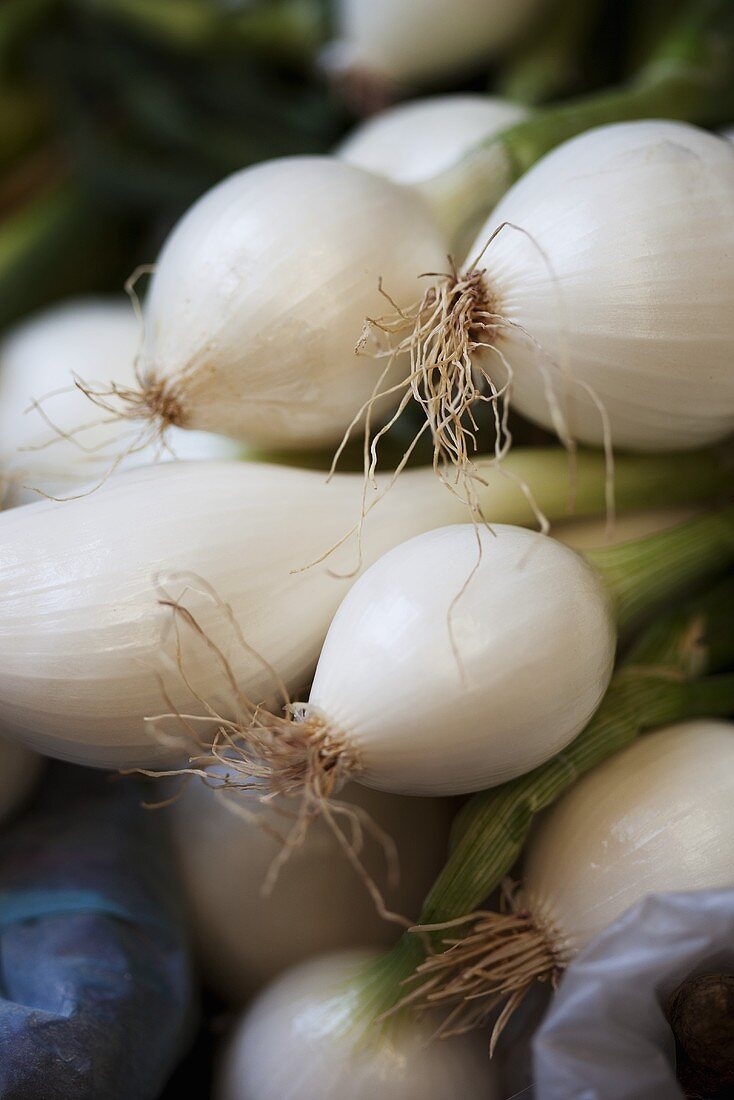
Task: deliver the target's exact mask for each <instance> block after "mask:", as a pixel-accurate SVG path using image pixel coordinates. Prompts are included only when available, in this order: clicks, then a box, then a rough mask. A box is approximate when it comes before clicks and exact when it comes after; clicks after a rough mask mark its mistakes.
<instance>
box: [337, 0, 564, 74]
mask: <svg viewBox="0 0 734 1100" xmlns="http://www.w3.org/2000/svg"><path fill="white" fill-rule="evenodd" d="M545 2H546V0H400V2H397V0H339V4H338V7H337V13H336V18H337V28H338V33H339V41H338V42H337V43H335V44H334V45H333V46H332V47H331V48H330V56H329V58H328V63H330V64H331V65H332V66H333V67H334V68H336V69H337V70H346V71H347V72H349V71H353V72H355V74H360V75H364V74H369V75H371V76H373V77H375V78H378V79H382V80H385V81H387V82H388V83H396V84H398V85H401V84H415V83H420V82H423V81H431V80H440V79H442V78H444V77H447V76H451V75H452V74H454V73H458V72H461V71H462V70H466V69H468V68H470V67H471V66H472V65H476V64H478V63H479V62H480V61H481V60H482V59H484V58H487V57H490V56H491V55H493V54H496V53H497V52H498V51H500V50H502V49H503V48H504V47H505V46H506V45H507V44H508V42H510V41H511V40H512V39H513V38H514V37H515V36H516V35H517V34H518V33H519V32H521V31H522V30H523V29H524V28H525V27H526V26H527V24H529V23H530V21H531V20H532V19H533V17H534V16H535V15H536V14H537V13H538V12H539V11H540V10H541V9H542V7H543V5H544V4H545Z"/></svg>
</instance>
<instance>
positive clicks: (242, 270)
mask: <svg viewBox="0 0 734 1100" xmlns="http://www.w3.org/2000/svg"><path fill="white" fill-rule="evenodd" d="M446 252H447V245H446V243H445V241H444V238H443V235H442V233H441V232H440V231H439V230H438V228H437V227H436V226H435V225H434V223H433V220H432V218H431V215H430V213H429V211H428V208H427V207H426V206H425V205H424V203H423V202H422V201H421V200H420V199H418V198H417V197H416V196H415V194H413V193H411V192H409V191H407V190H406V189H404V188H402V187H398V186H396V185H395V184H393V183H391V182H390V181H389V180H386V179H379V178H378V177H376V176H374V175H373V174H371V173H369V172H364V171H362V170H360V169H358V168H354V167H353V166H352V165H350V164H345V163H344V162H342V161H340V160H337V159H336V158H333V157H290V158H286V159H283V160H273V161H269V162H266V163H264V164H259V165H256V166H255V167H252V168H246V169H245V170H244V171H241V172H237V173H236V174H235V175H233V176H230V177H229V178H228V179H226V180H224V181H223V182H222V183H220V184H219V185H218V186H216V187H214V188H213V189H212V190H211V191H208V192H207V193H206V194H205V195H204V196H203V197H202V198H201V199H199V201H198V202H196V203H195V204H194V206H193V207H192V208H191V209H190V210H189V211H188V213H187V214H186V215H185V216H184V217H183V218H182V220H181V221H180V222H179V223H178V225H177V226H176V227H175V228H174V230H173V232H172V233H171V235H170V237H169V238H168V240H167V241H166V244H165V245H164V248H163V251H162V253H161V255H160V257H159V260H158V263H157V265H156V268H155V273H154V275H153V279H152V283H151V286H150V292H149V295H148V298H147V301H146V310H145V317H146V320H145V342H144V345H143V348H142V352H141V359H140V371H141V375H142V388H141V390H140V391H139V392H137V393H134V394H131V395H130V397H129V401H128V408H127V410H126V411H127V413H128V415H129V414H134V413H137V414H138V415H140V416H141V417H143V418H145V417H149V418H152V427H154V426H155V425H156V424H157V426H158V427H159V428H161V427H163V428H164V427H166V426H168V425H179V426H181V427H185V428H194V429H200V430H204V431H216V432H221V433H222V434H223V435H227V436H230V437H232V438H233V439H238V440H243V441H245V442H247V443H250V444H253V445H256V446H261V447H265V448H268V447H270V448H277V447H306V448H308V447H318V446H322V445H328V444H333V443H336V442H338V441H339V440H340V439H341V438H342V436H343V435H344V432H345V430H346V428H347V427H348V425H349V423H350V421H351V420H352V418H353V417H354V416H355V414H356V413H357V412H358V410H359V409H360V408H361V406H362V405H363V404H364V402H366V401H367V400H368V399H369V398H370V396H371V395H372V392H373V389H374V388H375V385H376V383H377V381H378V378H379V376H380V374H381V373H382V371H383V369H384V365H383V364H380V365H379V366H378V365H377V364H376V363H375V362H374V361H373V360H371V359H370V358H369V357H362V356H358V355H357V354H356V352H355V345H356V343H357V341H358V339H359V337H360V333H361V331H362V326H363V323H364V319H365V317H366V316H374V315H375V314H376V313H380V312H384V303H385V299H384V297H383V296H382V295H381V293H380V290H379V282H380V278H382V279H384V282H385V285H386V286H389V288H390V294H391V296H392V297H393V298H394V299H395V301H396V302H397V303H398V304H402V305H409V304H410V302H411V301H412V300H413V299H414V298H415V296H416V293H417V292H418V288H419V285H420V284H419V281H418V276H419V275H420V273H421V272H423V271H426V270H430V271H435V270H440V269H442V268H443V267H444V266H445V262H446ZM390 404H391V402H390V401H389V400H388V399H383V400H382V401H381V402H378V403H377V405H376V407H375V411H376V413H378V412H379V411H380V409H384V408H386V407H389V405H390Z"/></svg>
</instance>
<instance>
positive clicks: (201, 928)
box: [168, 783, 455, 1005]
mask: <svg viewBox="0 0 734 1100" xmlns="http://www.w3.org/2000/svg"><path fill="white" fill-rule="evenodd" d="M168 793H170V792H168ZM224 798H227V799H232V800H234V801H235V802H236V803H237V804H238V805H239V806H241V807H244V808H246V809H247V811H248V812H250V813H252V814H254V815H255V820H252V821H248V820H245V819H244V818H243V817H242V816H240V815H238V814H236V813H233V812H232V810H231V809H229V808H228V807H227V805H226V804H225V803H224V802H223V801H222V799H224ZM339 800H340V801H341V802H348V803H351V804H352V805H356V806H359V807H361V808H362V809H363V810H364V811H366V812H367V813H368V814H369V815H370V817H371V818H372V820H373V821H374V822H375V823H376V824H377V825H378V826H379V827H380V828H381V829H383V830H384V831H385V832H386V833H387V834H388V835H389V836H390V838H391V839H392V840H393V841H394V842H395V844H396V846H397V851H398V856H399V859H400V883H399V885H398V887H397V889H393V890H391V889H386V888H385V860H384V854H383V853H382V850H381V848H379V847H378V845H377V844H376V842H375V841H373V840H367V841H366V843H365V848H364V850H363V852H362V854H361V855H360V859H361V861H362V863H363V866H364V867H365V868H366V869H367V870H368V871H369V873H370V874H371V875H372V876H373V878H374V880H375V881H376V882H378V883H379V885H380V888H381V889H382V890H383V892H384V896H385V899H386V902H387V904H388V906H389V907H391V908H392V909H393V911H395V912H398V913H401V914H403V915H404V916H407V917H409V918H413V917H415V916H416V915H417V913H418V911H419V909H420V905H421V903H422V901H423V898H424V897H425V895H426V894H427V893H428V890H429V889H430V887H431V885H432V883H433V880H434V878H435V877H436V875H437V874H438V872H439V871H440V870H441V867H442V865H443V861H444V858H445V853H446V845H447V842H448V833H449V826H450V823H451V818H452V815H453V812H454V809H455V806H454V803H453V802H452V801H451V800H448V799H433V798H399V797H397V796H395V795H387V794H382V793H381V792H378V791H370V790H368V789H367V788H366V787H361V786H358V785H357V784H350V785H349V786H347V787H346V788H345V789H344V791H343V792H341V794H340V795H339ZM258 821H267V822H268V823H269V824H270V825H272V826H273V827H275V828H277V829H278V830H279V831H280V832H282V831H283V830H284V827H285V826H286V825H287V822H285V821H284V819H283V818H277V817H276V816H275V815H273V814H272V812H268V811H267V810H266V809H265V808H264V807H263V805H262V803H260V802H259V801H258V799H257V798H256V797H255V796H252V795H247V794H245V793H244V792H242V791H238V792H231V793H229V794H227V795H225V794H223V793H219V794H218V795H217V797H214V796H213V794H212V791H211V790H210V789H209V787H207V786H204V784H201V783H191V784H190V785H189V786H188V787H187V788H186V791H185V792H184V794H183V795H182V796H181V798H180V799H179V800H178V801H177V802H176V803H175V804H174V805H173V806H172V807H171V811H170V825H171V835H172V838H173V843H174V848H175V852H176V856H177V862H178V866H179V869H180V872H181V879H182V883H183V888H184V891H185V895H186V899H187V907H188V912H189V914H190V917H191V922H192V931H193V934H194V938H195V941H196V944H197V948H198V954H199V958H200V960H201V963H202V969H203V974H204V976H205V978H206V980H207V982H208V984H209V985H210V986H211V987H212V988H213V989H215V990H216V991H217V992H218V993H219V994H220V995H221V996H222V997H224V998H225V999H226V1000H227V1001H229V1002H230V1003H231V1004H234V1005H244V1004H245V1002H246V1001H247V1000H248V998H249V997H250V996H251V995H252V993H253V992H254V991H255V990H256V989H258V988H259V987H261V986H262V985H263V984H265V983H266V982H268V981H271V980H272V979H273V978H275V977H276V976H277V975H278V974H279V973H281V971H283V970H285V969H286V968H287V967H290V966H293V965H295V964H296V963H299V962H302V961H303V960H304V959H307V958H309V957H311V956H313V955H317V954H320V953H322V952H324V951H335V950H341V949H343V948H349V947H359V946H368V947H375V948H377V947H385V948H386V947H388V946H390V945H391V944H392V943H394V942H395V940H396V939H397V937H398V936H399V934H400V929H399V927H398V926H397V925H395V924H393V923H389V922H387V921H385V920H384V919H383V918H382V917H380V916H379V914H378V913H377V910H376V908H375V904H374V902H373V900H372V898H371V897H370V895H369V894H368V892H367V890H366V888H365V886H364V884H363V883H362V881H361V880H360V879H359V878H358V876H357V873H356V871H355V870H354V868H353V867H352V865H351V864H350V863H349V862H348V860H347V859H346V858H345V856H344V853H343V852H342V850H341V848H340V847H339V845H338V843H337V841H336V839H335V837H334V835H333V833H332V832H331V830H330V829H329V827H328V825H327V824H326V823H325V822H324V821H322V820H317V821H314V822H312V824H311V825H310V826H309V830H308V832H307V834H306V838H305V840H304V842H303V844H302V846H301V847H299V848H297V849H295V850H294V851H293V852H292V853H291V855H290V857H289V859H288V862H287V863H286V864H285V865H284V866H283V867H282V868H281V870H280V873H279V875H278V880H277V883H276V885H275V887H274V889H273V892H272V893H271V894H269V895H268V896H263V894H262V892H261V886H262V884H263V883H264V882H265V879H266V876H267V874H268V871H269V870H270V868H271V865H272V863H273V861H274V860H275V858H276V857H277V856H278V854H279V853H280V845H279V844H278V841H277V840H276V839H275V838H274V837H272V836H270V835H268V834H267V833H266V832H265V831H264V829H262V828H261V827H260V825H259V824H258Z"/></svg>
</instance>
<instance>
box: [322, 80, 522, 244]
mask: <svg viewBox="0 0 734 1100" xmlns="http://www.w3.org/2000/svg"><path fill="white" fill-rule="evenodd" d="M527 113H528V112H527V109H526V108H525V107H522V106H520V104H518V103H512V102H510V100H507V99H499V98H497V97H495V96H486V95H469V94H454V95H446V96H433V97H430V98H426V99H415V100H412V101H411V102H409V103H399V104H398V105H397V106H395V107H390V108H388V110H386V111H383V112H382V113H380V114H378V115H374V116H373V117H372V118H370V119H368V120H367V121H366V122H363V123H362V124H361V126H358V127H357V128H356V129H355V130H353V131H352V133H351V134H350V135H349V136H348V137H347V138H346V140H345V141H344V142H343V143H342V145H341V146H340V148H339V149H338V150H337V156H340V157H341V158H342V160H346V161H348V162H349V163H350V164H354V165H356V167H358V168H364V169H365V170H366V171H368V172H375V173H376V174H377V175H380V176H386V177H387V178H388V179H391V180H393V181H394V182H395V183H400V184H403V185H404V186H406V187H413V188H414V189H415V190H416V191H417V192H418V193H419V194H420V195H422V197H423V198H424V199H425V200H426V202H427V203H428V205H429V207H430V208H431V210H432V211H433V215H434V217H435V219H436V222H437V223H438V224H439V225H442V226H444V228H445V229H446V231H447V233H448V234H449V237H450V247H451V254H452V256H454V257H456V258H457V259H458V260H461V259H463V257H464V256H465V255H466V252H467V251H468V249H469V246H470V245H471V243H472V242H473V240H474V237H475V236H476V233H477V230H478V229H479V227H480V224H481V221H482V220H484V217H485V215H486V208H485V209H484V210H483V211H482V214H481V217H480V218H477V217H473V216H471V215H470V216H469V222H468V224H467V211H466V201H465V200H466V196H465V195H464V194H463V190H462V188H461V187H460V186H459V185H458V182H457V179H456V176H454V179H453V187H452V189H451V190H450V192H449V193H448V194H443V193H442V192H441V191H440V189H438V190H437V189H435V188H434V187H432V186H431V184H432V182H433V181H434V180H435V178H436V177H438V176H440V174H441V173H442V172H444V171H445V170H447V169H449V168H453V167H454V166H457V167H456V172H457V173H458V172H459V171H460V161H461V159H462V157H464V156H465V155H466V154H467V153H468V152H469V150H470V149H471V148H472V147H473V146H475V145H477V144H478V143H479V142H480V141H482V140H484V139H485V138H489V137H491V136H492V135H493V134H498V133H500V132H501V131H502V130H505V129H507V127H509V126H512V125H513V123H516V122H519V121H520V120H521V119H523V118H525V117H526V116H527ZM469 175H470V173H467V179H466V187H467V188H468V189H471V180H470V178H469Z"/></svg>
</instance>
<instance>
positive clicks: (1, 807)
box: [0, 739, 42, 822]
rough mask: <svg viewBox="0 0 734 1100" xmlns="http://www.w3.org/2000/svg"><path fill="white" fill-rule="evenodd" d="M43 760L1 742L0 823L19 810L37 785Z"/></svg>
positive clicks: (25, 750)
mask: <svg viewBox="0 0 734 1100" xmlns="http://www.w3.org/2000/svg"><path fill="white" fill-rule="evenodd" d="M41 766H42V759H41V757H40V756H38V755H37V754H36V753H35V752H31V751H30V750H29V749H26V748H24V747H23V746H22V745H15V744H13V742H12V741H6V740H5V739H2V740H0V822H3V821H5V820H7V818H9V817H10V816H11V815H12V814H14V813H15V811H16V810H17V809H19V808H20V807H21V806H22V804H23V802H25V800H26V798H27V797H28V795H29V794H30V792H31V790H32V789H33V787H34V786H35V784H36V780H37V779H38V776H39V774H40V772H41Z"/></svg>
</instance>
